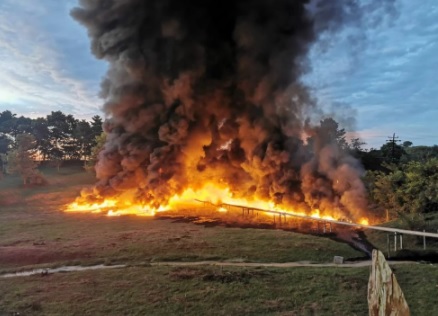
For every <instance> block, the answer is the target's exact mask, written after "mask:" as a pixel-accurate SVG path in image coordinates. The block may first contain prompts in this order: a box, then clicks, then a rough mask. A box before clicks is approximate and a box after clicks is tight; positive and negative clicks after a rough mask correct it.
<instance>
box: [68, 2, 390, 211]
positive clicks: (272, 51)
mask: <svg viewBox="0 0 438 316" xmlns="http://www.w3.org/2000/svg"><path fill="white" fill-rule="evenodd" d="M389 2H390V1H382V7H385V6H388V3H389ZM377 9H378V8H377V6H376V5H373V6H370V5H368V6H367V5H364V6H361V5H360V4H359V3H358V2H357V1H354V0H344V1H341V0H339V1H337V0H331V1H315V2H313V3H309V1H305V0H275V1H273V0H222V1H211V0H185V1H181V0H81V1H80V7H79V8H76V9H74V10H73V11H72V16H73V17H74V18H75V19H76V20H78V21H80V22H81V23H82V24H83V25H85V26H86V27H87V29H88V33H89V36H90V38H91V40H92V43H91V46H92V51H93V53H94V55H95V56H96V57H97V58H99V59H104V60H106V61H107V62H108V63H109V70H108V73H107V75H106V77H105V78H104V80H103V82H102V91H101V96H102V98H103V99H104V100H105V104H104V107H103V110H104V112H105V115H106V117H107V120H106V122H105V126H104V128H105V131H106V133H107V141H106V144H105V146H104V149H103V150H102V151H101V153H100V156H99V161H98V163H97V165H96V172H97V178H98V180H99V181H98V183H97V184H96V186H95V188H94V191H93V193H92V194H90V195H88V196H84V198H103V197H108V196H119V195H124V196H126V195H129V197H130V198H131V199H133V200H136V201H138V202H141V203H144V204H151V205H154V206H157V205H160V204H162V203H166V201H167V200H168V199H169V197H170V196H172V195H174V194H176V193H181V192H182V191H183V190H184V189H185V188H188V187H192V188H196V187H200V186H202V185H203V184H204V183H206V182H210V181H212V182H215V183H224V184H226V185H227V186H228V187H230V189H231V191H232V192H233V193H234V194H235V195H238V196H245V197H257V198H262V199H268V200H274V201H276V202H277V203H280V204H284V205H294V206H299V207H300V208H303V209H311V208H319V209H321V210H322V211H324V210H325V209H330V208H333V207H336V208H338V209H340V210H342V211H344V212H345V214H346V216H349V217H351V218H355V217H357V216H359V213H360V212H361V211H363V210H364V208H365V207H366V197H365V190H364V187H363V184H362V182H361V180H360V173H361V167H360V165H359V163H358V162H357V161H356V160H355V159H353V158H352V157H349V156H348V155H346V154H345V153H344V152H343V151H342V150H341V149H340V148H339V146H337V144H336V139H335V137H330V131H326V130H325V128H324V126H322V125H321V126H319V125H318V126H312V124H310V123H309V120H308V118H309V117H310V115H311V114H312V113H316V112H318V111H319V110H318V109H317V105H316V104H315V102H314V100H313V99H312V96H311V95H309V90H308V89H307V88H306V87H305V86H304V85H303V84H302V83H301V82H300V77H301V76H302V75H303V73H305V72H306V71H308V69H309V65H308V62H307V60H306V56H307V53H308V51H309V48H310V46H311V44H312V43H314V42H315V41H316V40H317V39H318V38H319V37H320V36H321V35H322V34H328V33H330V32H336V31H338V30H339V29H340V28H341V27H343V26H345V25H349V24H351V25H358V24H360V23H362V22H361V21H363V20H364V16H365V14H366V13H367V11H373V10H377ZM364 10H365V11H364ZM306 137H310V138H311V141H309V142H308V143H307V142H305V141H303V139H305V138H306Z"/></svg>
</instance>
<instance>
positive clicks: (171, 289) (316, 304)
mask: <svg viewBox="0 0 438 316" xmlns="http://www.w3.org/2000/svg"><path fill="white" fill-rule="evenodd" d="M43 173H44V174H45V175H46V177H47V179H48V181H49V185H47V186H44V187H31V188H22V187H21V181H20V179H19V178H18V177H6V178H4V179H3V180H2V181H0V270H1V271H17V270H24V269H29V268H31V267H35V266H38V267H49V266H59V265H64V264H83V265H91V264H96V263H121V262H123V263H127V264H138V263H141V262H148V261H199V260H235V261H247V262H287V261H312V262H330V261H332V258H333V256H334V255H340V256H343V257H345V258H353V257H358V256H361V253H359V252H357V251H355V250H353V249H352V248H350V247H349V246H347V245H346V244H342V243H337V242H335V241H332V240H329V239H327V238H320V237H315V236H312V235H303V234H298V233H292V232H286V231H281V230H269V229H266V230H263V229H253V228H251V229H240V228H224V227H211V228H206V227H204V226H199V225H195V224H193V223H182V222H178V223H174V222H172V220H157V219H153V218H143V217H118V218H110V217H106V216H102V215H91V214H68V213H64V212H62V208H63V205H65V204H66V203H69V202H71V201H73V200H74V198H75V197H76V196H77V195H78V194H79V192H80V189H81V188H82V187H83V186H85V185H89V184H92V183H93V182H94V179H93V177H92V175H91V174H87V173H84V172H83V171H82V170H81V168H79V167H76V168H75V167H69V168H63V169H61V172H60V173H57V172H56V171H55V170H50V169H48V170H43ZM372 238H374V237H373V236H372ZM376 238H377V237H376ZM379 240H380V239H378V238H377V239H376V243H378V242H377V241H379ZM383 241H384V242H386V239H383ZM379 242H380V241H379ZM146 266H147V265H145V267H140V266H136V267H131V268H126V269H116V270H106V271H84V272H75V273H68V274H62V273H60V274H55V275H50V276H48V277H41V276H32V277H22V278H12V279H0V315H3V314H6V315H9V314H11V313H13V312H20V313H21V315H178V314H179V315H181V314H185V315H206V314H208V315H335V314H339V315H368V310H367V302H366V287H367V281H368V275H369V269H368V268H351V269H345V268H342V269H341V268H288V269H274V268H261V269H257V268H237V267H224V268H223V269H222V268H221V267H190V268H189V267H186V268H172V267H165V266H153V267H146ZM396 270H397V272H396V275H397V277H398V279H399V281H400V284H401V286H402V288H403V290H404V292H405V294H406V297H407V299H408V302H409V304H410V306H411V309H412V314H413V315H433V314H438V310H437V307H436V306H438V304H437V297H438V295H436V292H437V289H438V288H437V284H436V281H434V280H437V276H438V275H437V269H436V266H427V265H415V266H399V267H397V268H396Z"/></svg>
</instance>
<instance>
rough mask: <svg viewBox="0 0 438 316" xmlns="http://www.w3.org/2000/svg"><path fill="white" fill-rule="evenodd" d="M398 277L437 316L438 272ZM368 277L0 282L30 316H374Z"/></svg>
mask: <svg viewBox="0 0 438 316" xmlns="http://www.w3.org/2000/svg"><path fill="white" fill-rule="evenodd" d="M396 270H397V278H398V280H399V282H400V284H401V286H402V288H403V289H404V292H405V296H406V299H407V301H408V303H409V306H410V308H411V314H412V315H420V316H421V315H437V314H438V295H436V292H437V286H438V283H437V282H438V281H437V280H438V268H437V267H436V266H427V265H404V266H398V267H397V268H396ZM368 276H369V268H351V269H346V268H290V269H273V268H231V267H227V268H221V267H191V268H187V267H185V268H172V267H144V268H140V267H132V268H126V269H116V270H105V271H95V272H92V271H84V272H76V273H67V274H55V275H50V276H48V277H41V276H33V277H26V278H24V277H23V278H14V279H0V306H2V308H3V312H5V313H12V312H20V313H22V314H24V315H368V307H367V301H366V295H367V283H368ZM0 311H1V309H0Z"/></svg>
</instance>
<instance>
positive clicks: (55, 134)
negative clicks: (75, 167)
mask: <svg viewBox="0 0 438 316" xmlns="http://www.w3.org/2000/svg"><path fill="white" fill-rule="evenodd" d="M101 134H102V118H101V117H100V116H98V115H95V116H93V117H92V118H91V121H87V120H79V119H77V118H75V117H74V116H73V115H71V114H65V113H63V112H61V111H52V112H51V113H50V114H49V115H47V116H46V117H38V118H29V117H25V116H17V115H16V114H15V113H12V112H11V111H9V110H6V111H3V112H1V113H0V167H1V168H0V170H1V171H2V172H3V173H6V172H9V173H19V174H21V175H22V177H23V180H24V183H26V182H28V183H35V182H36V183H38V182H42V180H41V179H42V177H41V176H39V173H38V172H37V170H36V166H37V165H38V162H39V161H50V162H52V163H53V165H55V166H57V167H58V168H59V166H60V165H61V163H62V162H63V161H65V160H89V159H90V156H91V155H92V153H93V147H95V146H96V144H97V139H98V137H99V136H100V135H101Z"/></svg>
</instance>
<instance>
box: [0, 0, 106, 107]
mask: <svg viewBox="0 0 438 316" xmlns="http://www.w3.org/2000/svg"><path fill="white" fill-rule="evenodd" d="M35 3H36V2H32V1H17V2H14V4H12V3H11V1H7V2H5V3H3V4H0V110H3V109H2V108H3V107H4V105H2V103H3V104H4V103H7V104H8V107H10V105H11V104H13V105H14V107H15V108H14V109H11V108H9V109H10V110H13V111H15V112H18V113H19V114H27V112H29V111H32V112H35V113H40V114H41V115H46V114H48V113H49V112H50V111H52V110H62V111H65V112H68V113H73V114H79V116H81V115H82V116H87V115H90V114H94V113H98V112H99V109H98V108H99V105H100V104H101V103H102V101H101V100H100V99H98V97H97V96H96V95H97V89H98V88H97V87H98V82H99V81H100V78H99V77H100V75H101V74H96V76H95V77H94V78H91V80H90V78H77V77H76V78H75V77H74V76H72V75H71V74H69V72H68V69H66V67H65V65H63V64H62V60H63V59H65V58H66V56H65V52H63V51H62V50H60V46H59V45H57V42H56V41H57V38H56V37H55V35H54V33H55V30H52V32H50V31H49V30H47V29H45V28H44V27H43V25H42V23H41V21H43V20H44V19H51V18H52V17H51V15H52V14H55V15H56V14H59V12H51V10H54V9H58V8H56V7H55V8H51V7H49V6H46V7H44V6H41V2H40V3H39V4H40V5H38V6H37V5H35ZM50 3H51V2H50V1H48V2H47V3H46V4H50ZM66 19H70V17H69V16H68V15H66V16H65V17H63V18H62V19H60V21H64V20H66ZM69 22H70V23H74V22H73V21H69ZM62 23H66V22H65V21H64V22H62ZM63 27H64V26H63V25H59V29H58V30H56V31H58V32H59V31H61V32H62V28H63ZM64 36H66V35H64ZM67 36H70V37H72V38H71V40H75V39H74V38H73V37H74V36H83V34H68V35H67Z"/></svg>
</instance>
